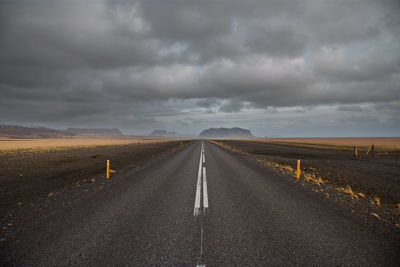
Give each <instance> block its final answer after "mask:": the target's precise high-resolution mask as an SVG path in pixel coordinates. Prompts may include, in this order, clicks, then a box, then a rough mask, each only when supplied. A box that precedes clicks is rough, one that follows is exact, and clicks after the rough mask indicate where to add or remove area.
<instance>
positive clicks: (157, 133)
mask: <svg viewBox="0 0 400 267" xmlns="http://www.w3.org/2000/svg"><path fill="white" fill-rule="evenodd" d="M149 136H162V137H180V136H181V135H180V134H179V133H177V132H167V131H166V130H154V131H152V132H151V134H149Z"/></svg>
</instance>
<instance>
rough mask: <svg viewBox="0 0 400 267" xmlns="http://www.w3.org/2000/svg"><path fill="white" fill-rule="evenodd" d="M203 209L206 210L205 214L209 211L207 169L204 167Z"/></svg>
mask: <svg viewBox="0 0 400 267" xmlns="http://www.w3.org/2000/svg"><path fill="white" fill-rule="evenodd" d="M203 155H204V154H203ZM203 208H204V212H206V210H207V209H208V192H207V176H206V167H203Z"/></svg>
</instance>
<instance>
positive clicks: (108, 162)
mask: <svg viewBox="0 0 400 267" xmlns="http://www.w3.org/2000/svg"><path fill="white" fill-rule="evenodd" d="M106 177H107V180H108V178H110V161H109V160H107V174H106Z"/></svg>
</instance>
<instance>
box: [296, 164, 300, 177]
mask: <svg viewBox="0 0 400 267" xmlns="http://www.w3.org/2000/svg"><path fill="white" fill-rule="evenodd" d="M296 178H297V179H299V178H300V160H297V173H296Z"/></svg>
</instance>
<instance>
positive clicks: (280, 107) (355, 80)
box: [0, 0, 400, 136]
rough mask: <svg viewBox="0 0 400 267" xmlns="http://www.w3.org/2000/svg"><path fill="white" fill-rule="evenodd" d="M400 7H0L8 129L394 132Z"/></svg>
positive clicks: (206, 2) (177, 2)
mask: <svg viewBox="0 0 400 267" xmlns="http://www.w3.org/2000/svg"><path fill="white" fill-rule="evenodd" d="M399 13H400V5H399V4H398V1H395V0H393V1H389V0H388V1H386V0H384V1H364V0H354V1H353V0H350V1H349V0H342V1H336V0H335V1H318V0H307V1H289V0H288V1H277V0H272V1H255V0H253V1H252V0H251V1H246V2H243V1H236V0H233V1H227V0H217V1H210V0H200V1H191V0H188V1H182V0H168V1H155V0H147V1H117V0H114V1H112V0H111V1H91V0H88V1H47V0H38V1H27V0H17V1H2V2H0V36H1V41H0V91H1V95H2V97H1V99H0V114H2V115H1V122H3V123H25V124H42V125H48V126H56V127H63V126H90V127H100V126H101V127H107V126H109V127H118V128H121V129H123V130H124V131H125V132H131V133H145V132H147V131H151V130H152V129H153V128H167V129H170V130H179V131H181V132H187V133H191V132H193V133H195V132H197V131H199V130H201V127H208V126H218V125H224V126H229V125H232V126H242V127H248V128H253V129H254V130H255V131H256V134H259V135H270V134H273V135H282V136H287V134H286V130H287V129H292V128H294V126H295V125H296V124H297V122H299V121H301V122H302V124H301V125H308V129H310V132H309V133H307V132H306V129H307V127H304V129H303V130H302V127H300V126H297V127H296V129H298V130H297V132H296V131H292V132H291V134H292V135H299V136H300V135H301V136H304V135H310V136H316V135H324V136H327V135H330V134H331V135H341V134H342V135H343V134H344V135H361V134H364V135H365V129H371V130H370V133H371V134H367V135H382V136H390V135H394V134H395V133H398V132H400V126H399V123H398V122H399V121H398V119H397V118H398V115H399V103H400V53H398V51H400V42H399V41H400V40H399V36H400V30H399V27H398V25H399V24H400V19H399V17H398V14H399ZM322 114H324V118H320V119H317V118H318V117H319V116H321V115H322ZM276 120H277V121H280V122H281V123H280V124H279V125H278V124H277V123H275V121H276ZM332 124H333V125H335V127H332V129H337V132H335V131H333V132H332V129H330V127H331V125H332ZM274 127H275V128H274ZM324 129H326V130H324ZM377 129H378V130H377ZM346 131H347V132H346ZM397 135H398V134H397Z"/></svg>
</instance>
